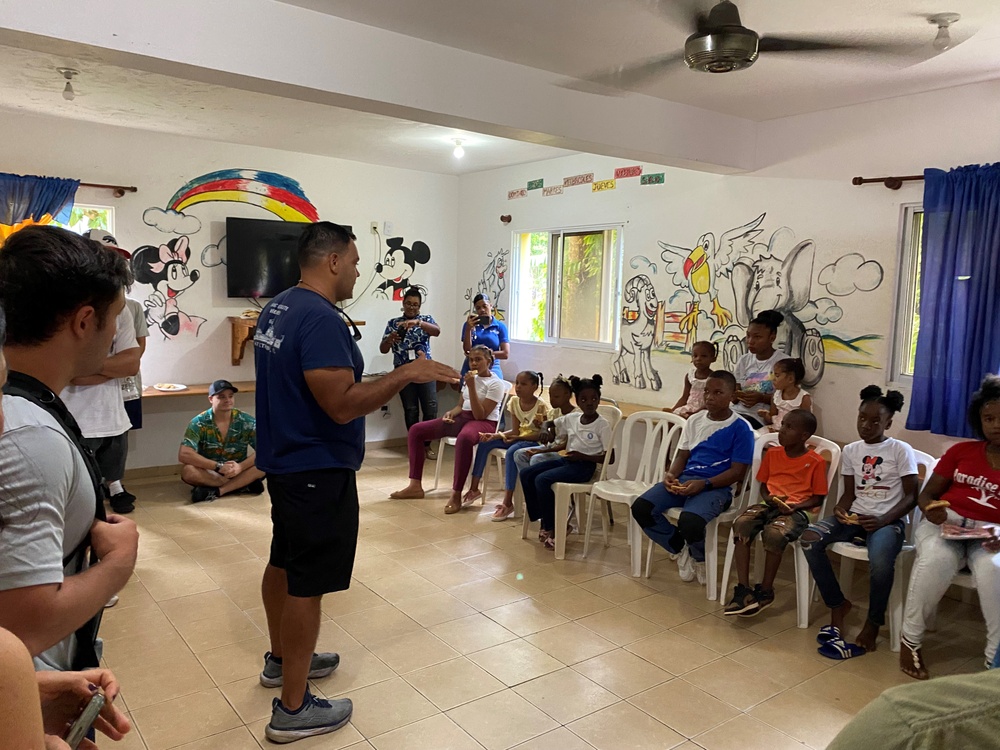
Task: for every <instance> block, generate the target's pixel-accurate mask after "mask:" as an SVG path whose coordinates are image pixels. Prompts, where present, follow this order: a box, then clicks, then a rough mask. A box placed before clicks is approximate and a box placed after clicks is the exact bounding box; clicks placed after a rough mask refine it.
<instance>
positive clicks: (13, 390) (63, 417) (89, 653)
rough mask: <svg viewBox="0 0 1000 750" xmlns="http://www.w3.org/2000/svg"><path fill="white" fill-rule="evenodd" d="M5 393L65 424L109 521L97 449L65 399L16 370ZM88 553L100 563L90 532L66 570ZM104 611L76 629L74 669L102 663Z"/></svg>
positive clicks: (98, 510)
mask: <svg viewBox="0 0 1000 750" xmlns="http://www.w3.org/2000/svg"><path fill="white" fill-rule="evenodd" d="M3 392H4V393H5V394H6V395H8V396H17V397H19V398H23V399H27V400H28V401H30V402H31V403H33V404H35V405H36V406H38V407H39V408H41V409H44V410H45V411H47V412H48V413H49V414H51V415H52V416H53V417H54V418H55V420H56V422H58V423H59V424H60V426H62V428H63V430H65V432H66V435H67V436H68V437H69V439H70V440H71V441H72V442H73V444H74V445H75V446H76V449H77V450H78V451H79V452H80V455H81V456H82V457H83V463H84V464H85V465H86V467H87V471H88V473H89V474H90V479H91V481H92V482H93V485H94V518H95V519H97V520H99V521H104V520H106V519H107V515H106V514H105V512H104V490H103V488H102V485H101V479H102V477H101V469H100V467H99V466H98V465H97V458H96V457H95V456H94V452H93V451H92V450H91V449H90V448H88V447H87V446H86V445H85V444H84V442H83V433H81V432H80V426H79V425H78V424H77V423H76V420H75V419H74V418H73V415H72V414H70V412H69V409H67V408H66V404H64V403H63V402H62V399H60V398H59V396H57V395H56V394H55V393H53V392H52V391H51V390H49V388H48V387H46V386H45V384H43V383H41V382H40V381H38V380H36V379H35V378H33V377H31V376H30V375H25V374H24V373H21V372H13V371H12V372H11V373H10V374H9V375H8V376H7V385H5V386H4V387H3ZM88 553H89V558H90V563H91V564H94V563H95V562H97V558H96V556H95V555H94V554H93V551H92V550H91V549H90V534H89V533H88V534H87V535H86V536H85V537H84V538H83V540H82V541H81V542H80V544H78V545H77V547H76V549H74V550H73V551H72V552H70V553H69V555H68V556H67V557H66V558H65V559H64V560H63V568H64V569H65V568H67V567H69V566H70V565H71V564H72V563H74V562H75V565H74V570H75V572H77V573H80V572H82V571H83V570H84V568H85V564H86V562H87V559H88ZM103 613H104V608H103V607H102V608H101V609H100V610H98V612H97V614H96V615H94V616H93V617H92V618H91V619H90V620H88V621H87V622H85V623H84V624H83V625H82V626H81V627H80V629H79V630H77V631H76V653H74V654H73V664H72V669H73V671H80V670H83V669H92V668H94V667H98V666H100V660H99V659H98V658H97V650H96V642H97V629H98V628H99V627H100V625H101V615H103Z"/></svg>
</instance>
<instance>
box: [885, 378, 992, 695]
mask: <svg viewBox="0 0 1000 750" xmlns="http://www.w3.org/2000/svg"><path fill="white" fill-rule="evenodd" d="M968 419H969V425H970V426H971V427H972V431H973V432H974V433H975V434H976V436H977V437H978V438H979V440H972V441H965V442H962V443H958V444H957V445H953V446H952V447H951V448H949V449H948V450H947V451H946V452H945V454H944V455H943V456H942V457H941V459H940V460H939V461H938V462H937V465H936V466H935V467H934V473H933V474H931V477H930V479H929V480H928V482H927V486H926V487H924V490H923V492H921V493H920V500H919V502H920V510H921V511H922V512H923V514H924V520H923V521H922V522H921V523H920V525H919V526H918V527H917V531H916V534H915V537H916V545H917V561H916V563H915V564H914V566H913V573H912V574H911V576H910V588H909V592H908V593H907V599H906V610H905V612H904V614H903V632H902V638H901V640H902V643H901V648H900V649H899V668H900V669H902V670H903V671H904V672H905V673H906V674H908V675H909V676H910V677H913V678H916V679H918V680H926V679H927V678H928V677H929V676H930V675H929V673H928V671H927V665H926V664H925V663H924V658H923V653H922V651H921V645H922V643H923V638H924V633H925V632H926V631H927V621H928V619H930V618H932V617H933V616H934V613H935V611H936V610H937V606H938V602H940V601H941V597H942V596H944V593H945V591H947V590H948V587H949V586H950V585H951V582H952V580H953V579H954V577H955V574H956V573H957V572H958V571H960V570H961V569H962V568H963V567H966V566H968V568H969V570H971V571H972V574H973V576H974V577H975V579H976V588H977V589H978V591H979V606H980V607H981V608H982V610H983V617H984V618H985V619H986V664H987V665H989V664H991V663H992V662H993V660H994V658H995V656H996V653H997V643H998V642H1000V538H998V535H997V528H996V526H995V525H994V524H1000V377H997V376H996V375H987V376H986V378H985V379H984V380H983V382H982V385H981V386H980V387H979V390H978V391H976V393H975V394H974V395H973V397H972V402H971V403H970V404H969V416H968Z"/></svg>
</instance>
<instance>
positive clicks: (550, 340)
mask: <svg viewBox="0 0 1000 750" xmlns="http://www.w3.org/2000/svg"><path fill="white" fill-rule="evenodd" d="M612 231H614V232H617V235H616V242H615V243H614V246H613V247H612V248H611V252H612V262H611V263H610V264H606V271H605V274H606V276H605V278H604V279H602V281H601V292H602V297H603V296H604V294H605V293H606V290H607V289H608V287H609V286H610V281H611V280H610V279H608V278H607V275H610V276H611V277H612V278H613V279H614V282H615V283H614V289H613V290H612V291H611V292H610V298H609V300H608V304H609V307H610V312H611V320H610V326H611V330H610V334H611V336H610V338H611V341H610V342H607V343H606V342H602V341H584V340H581V339H571V338H563V337H561V336H560V335H559V334H560V330H559V327H560V320H559V317H560V313H561V311H562V265H563V264H562V252H563V239H564V238H565V236H566V235H568V234H569V235H572V234H595V233H597V232H603V233H607V232H612ZM530 234H548V235H549V258H548V268H549V271H548V274H547V275H548V288H547V289H546V305H545V338H544V339H543V340H542V341H532V340H530V339H521V338H516V337H515V336H514V334H513V331H514V330H516V328H517V319H516V316H517V310H516V307H515V305H513V304H511V305H509V317H510V325H509V326H508V330H509V331H511V335H510V340H511V343H515V342H516V343H517V344H529V345H533V346H549V347H555V346H563V347H568V348H572V349H585V350H592V351H602V352H615V351H618V345H619V334H620V332H621V311H620V308H621V300H622V282H623V279H622V276H623V275H624V265H625V250H624V247H625V224H624V222H621V223H619V222H610V223H605V224H583V225H574V226H557V227H548V228H546V227H540V228H537V229H526V230H524V231H515V232H512V233H511V244H510V246H511V248H514V249H516V250H517V252H512V253H511V256H512V258H511V274H510V275H511V279H512V280H514V282H513V283H512V285H511V290H510V298H511V299H512V300H513V299H516V297H517V289H516V288H515V286H514V284H516V283H517V281H516V280H517V279H519V278H520V273H519V272H520V263H521V252H520V248H521V237H523V236H525V235H530ZM608 241H609V240H606V244H607V242H608ZM552 301H555V302H556V304H551V302H552Z"/></svg>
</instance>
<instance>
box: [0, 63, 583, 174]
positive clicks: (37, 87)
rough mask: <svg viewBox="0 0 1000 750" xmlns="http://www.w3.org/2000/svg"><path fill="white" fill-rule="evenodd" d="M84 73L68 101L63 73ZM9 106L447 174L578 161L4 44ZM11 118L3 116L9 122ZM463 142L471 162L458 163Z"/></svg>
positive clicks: (0, 93)
mask: <svg viewBox="0 0 1000 750" xmlns="http://www.w3.org/2000/svg"><path fill="white" fill-rule="evenodd" d="M59 67H70V68H76V69H78V70H79V71H80V75H79V77H77V78H76V79H75V80H74V81H73V87H74V89H75V90H76V93H77V96H76V99H75V100H73V101H65V100H64V99H63V98H62V88H63V85H64V83H65V81H64V80H63V79H62V77H61V76H60V74H59V73H57V72H56V68H59ZM0 108H2V109H9V110H17V111H20V112H29V113H34V114H41V115H52V116H56V117H65V118H70V119H76V120H86V121H89V122H99V123H105V124H109V125H117V126H122V127H131V128H139V129H142V130H153V131H157V132H162V133H172V134H175V135H185V136H192V137H196V138H208V139H211V140H216V141H223V142H227V143H239V144H244V145H252V146H265V147H270V148H279V149H284V150H288V151H297V152H301V153H309V154H319V155H323V156H333V157H339V158H343V159H351V160H354V161H363V162H367V163H370V164H383V165H386V166H393V167H401V168H404V169H416V170H421V171H425V172H434V173H439V174H465V173H469V172H478V171H483V170H488V169H496V168H499V167H505V166H510V165H514V164H522V163H527V162H534V161H540V160H543V159H552V158H556V157H559V156H565V155H567V154H570V153H573V152H571V151H566V150H563V149H559V148H552V147H549V146H544V145H537V144H534V143H523V142H520V141H514V140H508V139H506V138H497V137H493V136H487V135H479V134H475V133H466V132H463V131H460V130H454V129H452V128H445V127H439V126H436V125H427V124H423V123H417V122H409V121H406V120H399V119H395V118H391V117H384V116H381V115H376V114H368V113H364V112H355V111H353V110H349V109H342V108H339V107H331V106H327V105H323V104H315V103H312V102H305V101H300V100H297V99H285V98H282V97H277V96H269V95H266V94H259V93H254V92H248V91H243V90H238V89H234V88H227V87H223V86H216V85H211V84H205V83H198V82H194V81H189V80H184V79H181V78H174V77H170V76H165V75H160V74H156V73H149V72H145V71H139V70H131V69H128V68H123V67H119V66H116V65H110V64H107V63H105V62H102V60H101V58H100V54H99V53H98V52H89V53H87V54H86V55H85V56H76V57H67V56H65V55H58V54H49V53H44V52H36V51H33V50H27V49H20V48H14V47H4V46H0ZM0 116H2V115H0ZM455 138H462V139H463V142H464V148H465V157H464V158H462V159H460V160H459V159H456V158H454V156H452V151H453V149H454V147H455V144H454V139H455Z"/></svg>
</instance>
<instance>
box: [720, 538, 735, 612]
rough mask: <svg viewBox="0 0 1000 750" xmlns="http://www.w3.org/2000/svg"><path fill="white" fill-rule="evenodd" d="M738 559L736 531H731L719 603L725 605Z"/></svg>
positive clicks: (723, 567) (723, 568)
mask: <svg viewBox="0 0 1000 750" xmlns="http://www.w3.org/2000/svg"><path fill="white" fill-rule="evenodd" d="M735 557H736V529H732V528H731V529H730V530H729V542H728V543H727V544H726V561H725V563H723V565H722V586H721V587H720V589H719V602H720V603H721V604H725V601H724V599H725V598H726V594H727V593H728V591H729V578H730V576H732V574H733V559H734V558H735Z"/></svg>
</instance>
